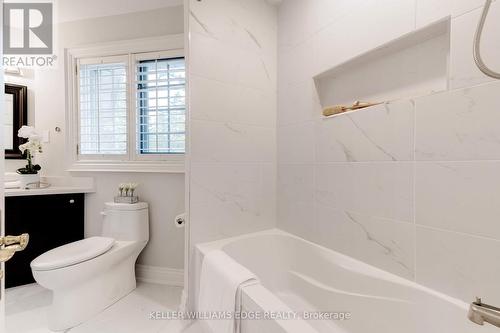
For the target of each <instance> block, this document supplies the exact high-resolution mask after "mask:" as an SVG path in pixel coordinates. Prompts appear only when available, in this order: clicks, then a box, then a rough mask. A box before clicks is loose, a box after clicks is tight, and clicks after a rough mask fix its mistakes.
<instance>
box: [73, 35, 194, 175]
mask: <svg viewBox="0 0 500 333" xmlns="http://www.w3.org/2000/svg"><path fill="white" fill-rule="evenodd" d="M182 40H183V39H182V37H181V36H177V39H176V42H175V43H173V44H177V45H178V44H181V42H182ZM167 44H168V43H167ZM170 44H172V41H170ZM158 45H162V44H159V43H158V42H155V41H154V40H147V41H136V42H129V43H126V42H125V43H124V44H123V45H118V46H117V47H115V48H112V47H110V48H109V49H104V48H99V47H96V48H88V49H83V50H81V49H79V50H70V51H68V53H67V61H68V63H69V64H71V66H74V68H75V70H74V72H72V73H71V72H70V71H68V72H67V75H68V79H69V80H68V82H70V83H71V84H70V85H69V86H68V100H70V101H71V104H72V108H71V110H70V112H69V114H68V121H69V122H70V124H69V128H70V135H69V141H71V142H72V143H71V144H70V146H74V147H75V148H74V150H72V151H70V154H69V155H70V156H71V159H72V160H71V161H70V162H71V167H70V170H74V171H78V170H83V171H87V170H93V169H96V170H99V171H101V170H103V169H106V170H114V171H172V170H173V171H172V172H183V163H184V162H183V159H184V152H185V141H186V130H185V122H186V67H185V60H184V57H183V52H182V49H179V48H175V49H174V48H172V49H170V50H167V51H156V50H155V49H156V48H157V47H158ZM148 47H151V49H152V50H153V51H152V52H148V51H149V50H148V49H147V48H148ZM110 53H111V54H110ZM69 68H71V67H69ZM70 149H71V148H70Z"/></svg>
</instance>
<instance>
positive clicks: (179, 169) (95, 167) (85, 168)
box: [67, 161, 185, 173]
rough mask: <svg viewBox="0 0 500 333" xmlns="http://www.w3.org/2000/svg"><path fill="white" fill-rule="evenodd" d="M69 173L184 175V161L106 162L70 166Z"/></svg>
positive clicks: (81, 163)
mask: <svg viewBox="0 0 500 333" xmlns="http://www.w3.org/2000/svg"><path fill="white" fill-rule="evenodd" d="M67 171H69V172H138V173H184V172H185V166H184V161H178V162H135V163H134V162H107V163H103V162H100V163H95V162H94V163H84V162H79V163H75V164H73V165H71V167H70V168H69V169H68V170H67Z"/></svg>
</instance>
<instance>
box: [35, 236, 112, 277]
mask: <svg viewBox="0 0 500 333" xmlns="http://www.w3.org/2000/svg"><path fill="white" fill-rule="evenodd" d="M114 243H115V240H114V239H113V238H109V237H90V238H85V239H82V240H79V241H76V242H73V243H69V244H66V245H63V246H59V247H56V248H55V249H52V250H50V251H47V252H45V253H44V254H42V255H40V256H39V257H37V258H36V259H35V260H33V261H32V262H31V269H33V270H36V271H48V270H53V269H58V268H63V267H67V266H71V265H75V264H78V263H81V262H83V261H86V260H89V259H93V258H95V257H97V256H100V255H101V254H103V253H106V252H107V251H109V249H111V248H112V247H113V244H114Z"/></svg>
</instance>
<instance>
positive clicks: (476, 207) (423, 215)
mask: <svg viewBox="0 0 500 333" xmlns="http://www.w3.org/2000/svg"><path fill="white" fill-rule="evenodd" d="M499 170H500V161H492V162H488V161H479V162H417V166H416V176H415V186H416V188H415V200H416V214H415V215H416V223H417V224H422V225H428V226H433V227H436V228H441V229H447V230H453V231H460V232H465V233H468V234H474V235H481V236H486V237H492V238H496V239H500V224H499V223H498V217H499V216H500V172H499Z"/></svg>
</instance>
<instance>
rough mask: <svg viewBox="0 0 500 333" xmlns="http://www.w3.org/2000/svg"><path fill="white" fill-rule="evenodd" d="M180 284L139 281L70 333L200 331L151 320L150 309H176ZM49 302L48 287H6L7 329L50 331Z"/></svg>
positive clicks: (30, 332) (21, 332) (24, 332)
mask: <svg viewBox="0 0 500 333" xmlns="http://www.w3.org/2000/svg"><path fill="white" fill-rule="evenodd" d="M181 292H182V288H180V287H171V286H165V285H159V284H151V283H140V282H138V284H137V289H136V290H134V291H133V292H132V293H130V294H129V295H127V296H126V297H125V298H123V299H122V300H120V301H119V302H117V303H115V304H113V305H112V306H110V307H109V308H107V309H106V310H104V311H103V312H102V313H100V314H98V315H97V316H95V317H94V318H91V319H90V320H88V321H87V322H85V323H83V324H81V325H79V326H77V327H74V328H72V329H71V330H69V331H68V332H69V333H117V332H119V333H137V332H140V333H180V332H182V331H183V329H184V328H185V327H186V326H188V327H187V329H186V331H184V332H186V333H187V332H189V333H195V332H199V331H198V330H197V329H196V327H195V325H189V323H186V322H180V321H168V320H152V319H150V318H149V317H150V312H152V311H175V310H177V308H178V305H179V302H180V297H181ZM50 302H51V294H50V292H49V291H48V290H46V289H44V288H42V287H40V286H39V285H37V284H30V285H26V286H21V287H16V288H10V289H7V293H6V306H5V308H6V309H5V310H6V311H5V312H6V332H7V333H14V332H15V333H49V332H51V331H49V329H48V328H47V319H46V313H47V308H48V306H49V305H50Z"/></svg>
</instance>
